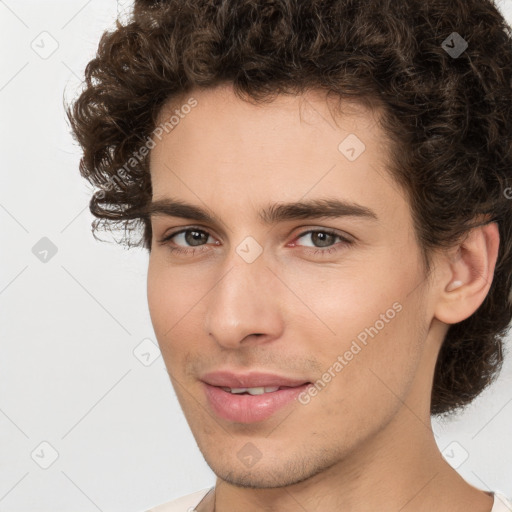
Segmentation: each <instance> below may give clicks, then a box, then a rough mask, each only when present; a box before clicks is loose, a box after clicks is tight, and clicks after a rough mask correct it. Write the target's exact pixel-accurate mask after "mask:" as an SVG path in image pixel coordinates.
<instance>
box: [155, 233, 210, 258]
mask: <svg viewBox="0 0 512 512" xmlns="http://www.w3.org/2000/svg"><path fill="white" fill-rule="evenodd" d="M178 237H181V241H182V242H186V243H188V244H191V245H192V249H187V248H183V247H181V246H177V245H175V242H173V243H172V244H170V243H169V242H171V241H172V239H173V238H178ZM209 238H210V235H209V233H208V232H207V231H204V230H203V229H199V228H194V227H191V228H187V229H182V230H181V231H175V232H174V233H170V234H169V235H167V236H166V237H164V238H163V239H161V240H159V241H158V243H159V244H161V245H166V246H168V248H169V250H170V251H172V252H176V253H180V254H194V253H195V252H196V250H197V251H200V252H203V251H204V249H202V248H201V247H202V246H203V245H205V243H206V242H207V241H208V239H209ZM202 241H203V242H205V243H204V244H202V243H201V242H202Z"/></svg>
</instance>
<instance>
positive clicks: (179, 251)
mask: <svg viewBox="0 0 512 512" xmlns="http://www.w3.org/2000/svg"><path fill="white" fill-rule="evenodd" d="M188 231H198V232H200V233H205V234H207V235H210V233H208V231H205V230H204V229H200V228H199V227H194V226H191V227H188V228H186V229H181V230H180V231H175V232H173V233H170V234H169V235H167V236H166V237H164V238H162V239H161V240H159V241H158V243H159V244H160V245H166V246H167V247H168V249H169V250H170V251H171V252H173V253H176V254H183V255H190V256H193V255H194V254H195V253H196V250H197V251H199V252H204V250H205V249H202V247H205V246H206V244H204V245H202V246H197V247H193V248H192V249H183V248H182V247H180V246H174V245H171V244H170V243H169V242H170V241H171V239H172V238H174V237H175V236H176V235H179V234H181V233H186V232H188ZM310 233H324V234H327V235H332V236H334V237H336V238H339V239H340V240H341V244H342V245H344V246H348V245H351V244H353V241H352V240H349V239H348V238H345V237H343V236H342V235H340V234H339V233H337V232H336V231H333V230H330V229H310V230H308V231H304V232H303V233H300V234H299V235H298V236H297V237H296V240H298V239H299V238H302V237H303V236H305V235H309V234H310ZM305 249H306V252H309V253H313V254H314V255H317V254H320V255H321V256H327V255H330V254H332V253H334V252H338V251H339V250H341V249H339V248H336V247H333V246H331V247H327V248H325V249H321V248H318V247H317V248H313V247H305Z"/></svg>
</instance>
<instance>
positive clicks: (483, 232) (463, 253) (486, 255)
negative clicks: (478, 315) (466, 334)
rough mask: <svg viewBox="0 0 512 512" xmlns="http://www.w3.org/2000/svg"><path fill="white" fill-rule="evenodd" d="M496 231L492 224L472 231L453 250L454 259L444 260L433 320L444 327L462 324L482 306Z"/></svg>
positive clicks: (490, 274)
mask: <svg viewBox="0 0 512 512" xmlns="http://www.w3.org/2000/svg"><path fill="white" fill-rule="evenodd" d="M498 247H499V230H498V225H497V224H496V223H495V222H492V223H489V224H485V225H483V226H478V227H476V228H473V229H472V230H471V231H470V232H469V233H468V236H467V237H466V238H465V239H464V240H463V241H462V242H461V243H460V245H459V247H458V248H457V254H458V257H457V258H452V259H450V258H447V259H446V262H445V264H446V265H447V266H448V272H447V274H446V275H448V278H447V279H446V280H445V281H444V283H440V285H441V286H442V287H443V288H441V293H440V297H439V301H438V303H437V305H436V312H435V316H436V318H437V319H438V320H440V321H442V322H445V323H447V324H455V323H458V322H462V321H463V320H465V319H466V318H468V317H470V316H471V315H472V314H473V313H474V312H475V311H476V310H477V309H478V308H479V306H480V305H481V304H482V302H483V301H484V300H485V297H486V296H487V293H488V292H489V288H490V287H491V283H492V279H493V276H494V268H495V266H496V259H497V257H498Z"/></svg>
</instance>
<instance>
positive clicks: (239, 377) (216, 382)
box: [201, 370, 309, 388]
mask: <svg viewBox="0 0 512 512" xmlns="http://www.w3.org/2000/svg"><path fill="white" fill-rule="evenodd" d="M201 380H202V381H203V382H205V383H206V384H209V385H210V386H218V387H226V388H259V387H270V386H280V387H290V388H294V387H297V386H302V385H303V384H307V383H309V381H308V380H306V379H292V378H290V377H283V376H281V375H276V374H273V373H264V372H251V373H233V372H230V371H226V370H225V371H216V372H209V373H206V374H205V375H203V377H202V378H201Z"/></svg>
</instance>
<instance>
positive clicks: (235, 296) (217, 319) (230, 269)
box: [204, 251, 283, 349]
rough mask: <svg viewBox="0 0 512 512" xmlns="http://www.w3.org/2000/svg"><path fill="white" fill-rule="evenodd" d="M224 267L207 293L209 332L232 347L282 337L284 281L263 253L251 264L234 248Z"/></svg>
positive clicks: (206, 328) (206, 323)
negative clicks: (270, 266) (281, 295)
mask: <svg viewBox="0 0 512 512" xmlns="http://www.w3.org/2000/svg"><path fill="white" fill-rule="evenodd" d="M224 269H225V271H224V272H223V273H222V277H221V278H220V279H219V280H218V281H217V283H216V284H215V286H214V287H213V289H212V290H211V292H210V293H209V294H208V295H209V301H207V304H206V307H207V312H206V315H205V325H204V328H205V330H206V333H207V334H210V335H211V336H213V338H214V339H215V340H216V342H217V343H218V344H219V345H220V346H222V347H223V348H231V349H237V348H240V347H242V346H246V345H247V344H248V343H251V344H253V343H258V344H262V343H267V342H269V341H270V340H272V339H277V338H279V337H280V335H281V333H282V330H283V315H282V313H283V312H282V310H281V306H280V300H279V297H280V293H282V292H283V291H282V289H281V290H280V287H281V288H282V283H280V281H279V280H278V279H277V278H276V277H275V275H274V273H273V272H275V270H274V269H273V271H271V270H270V269H269V268H268V265H267V262H266V261H265V258H264V257H263V254H261V255H260V256H259V257H258V258H257V259H256V260H255V261H253V262H252V263H248V262H246V261H245V260H244V259H243V258H242V257H240V256H239V254H238V253H236V251H233V253H232V254H231V255H230V258H229V260H228V261H226V266H225V267H224Z"/></svg>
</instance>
